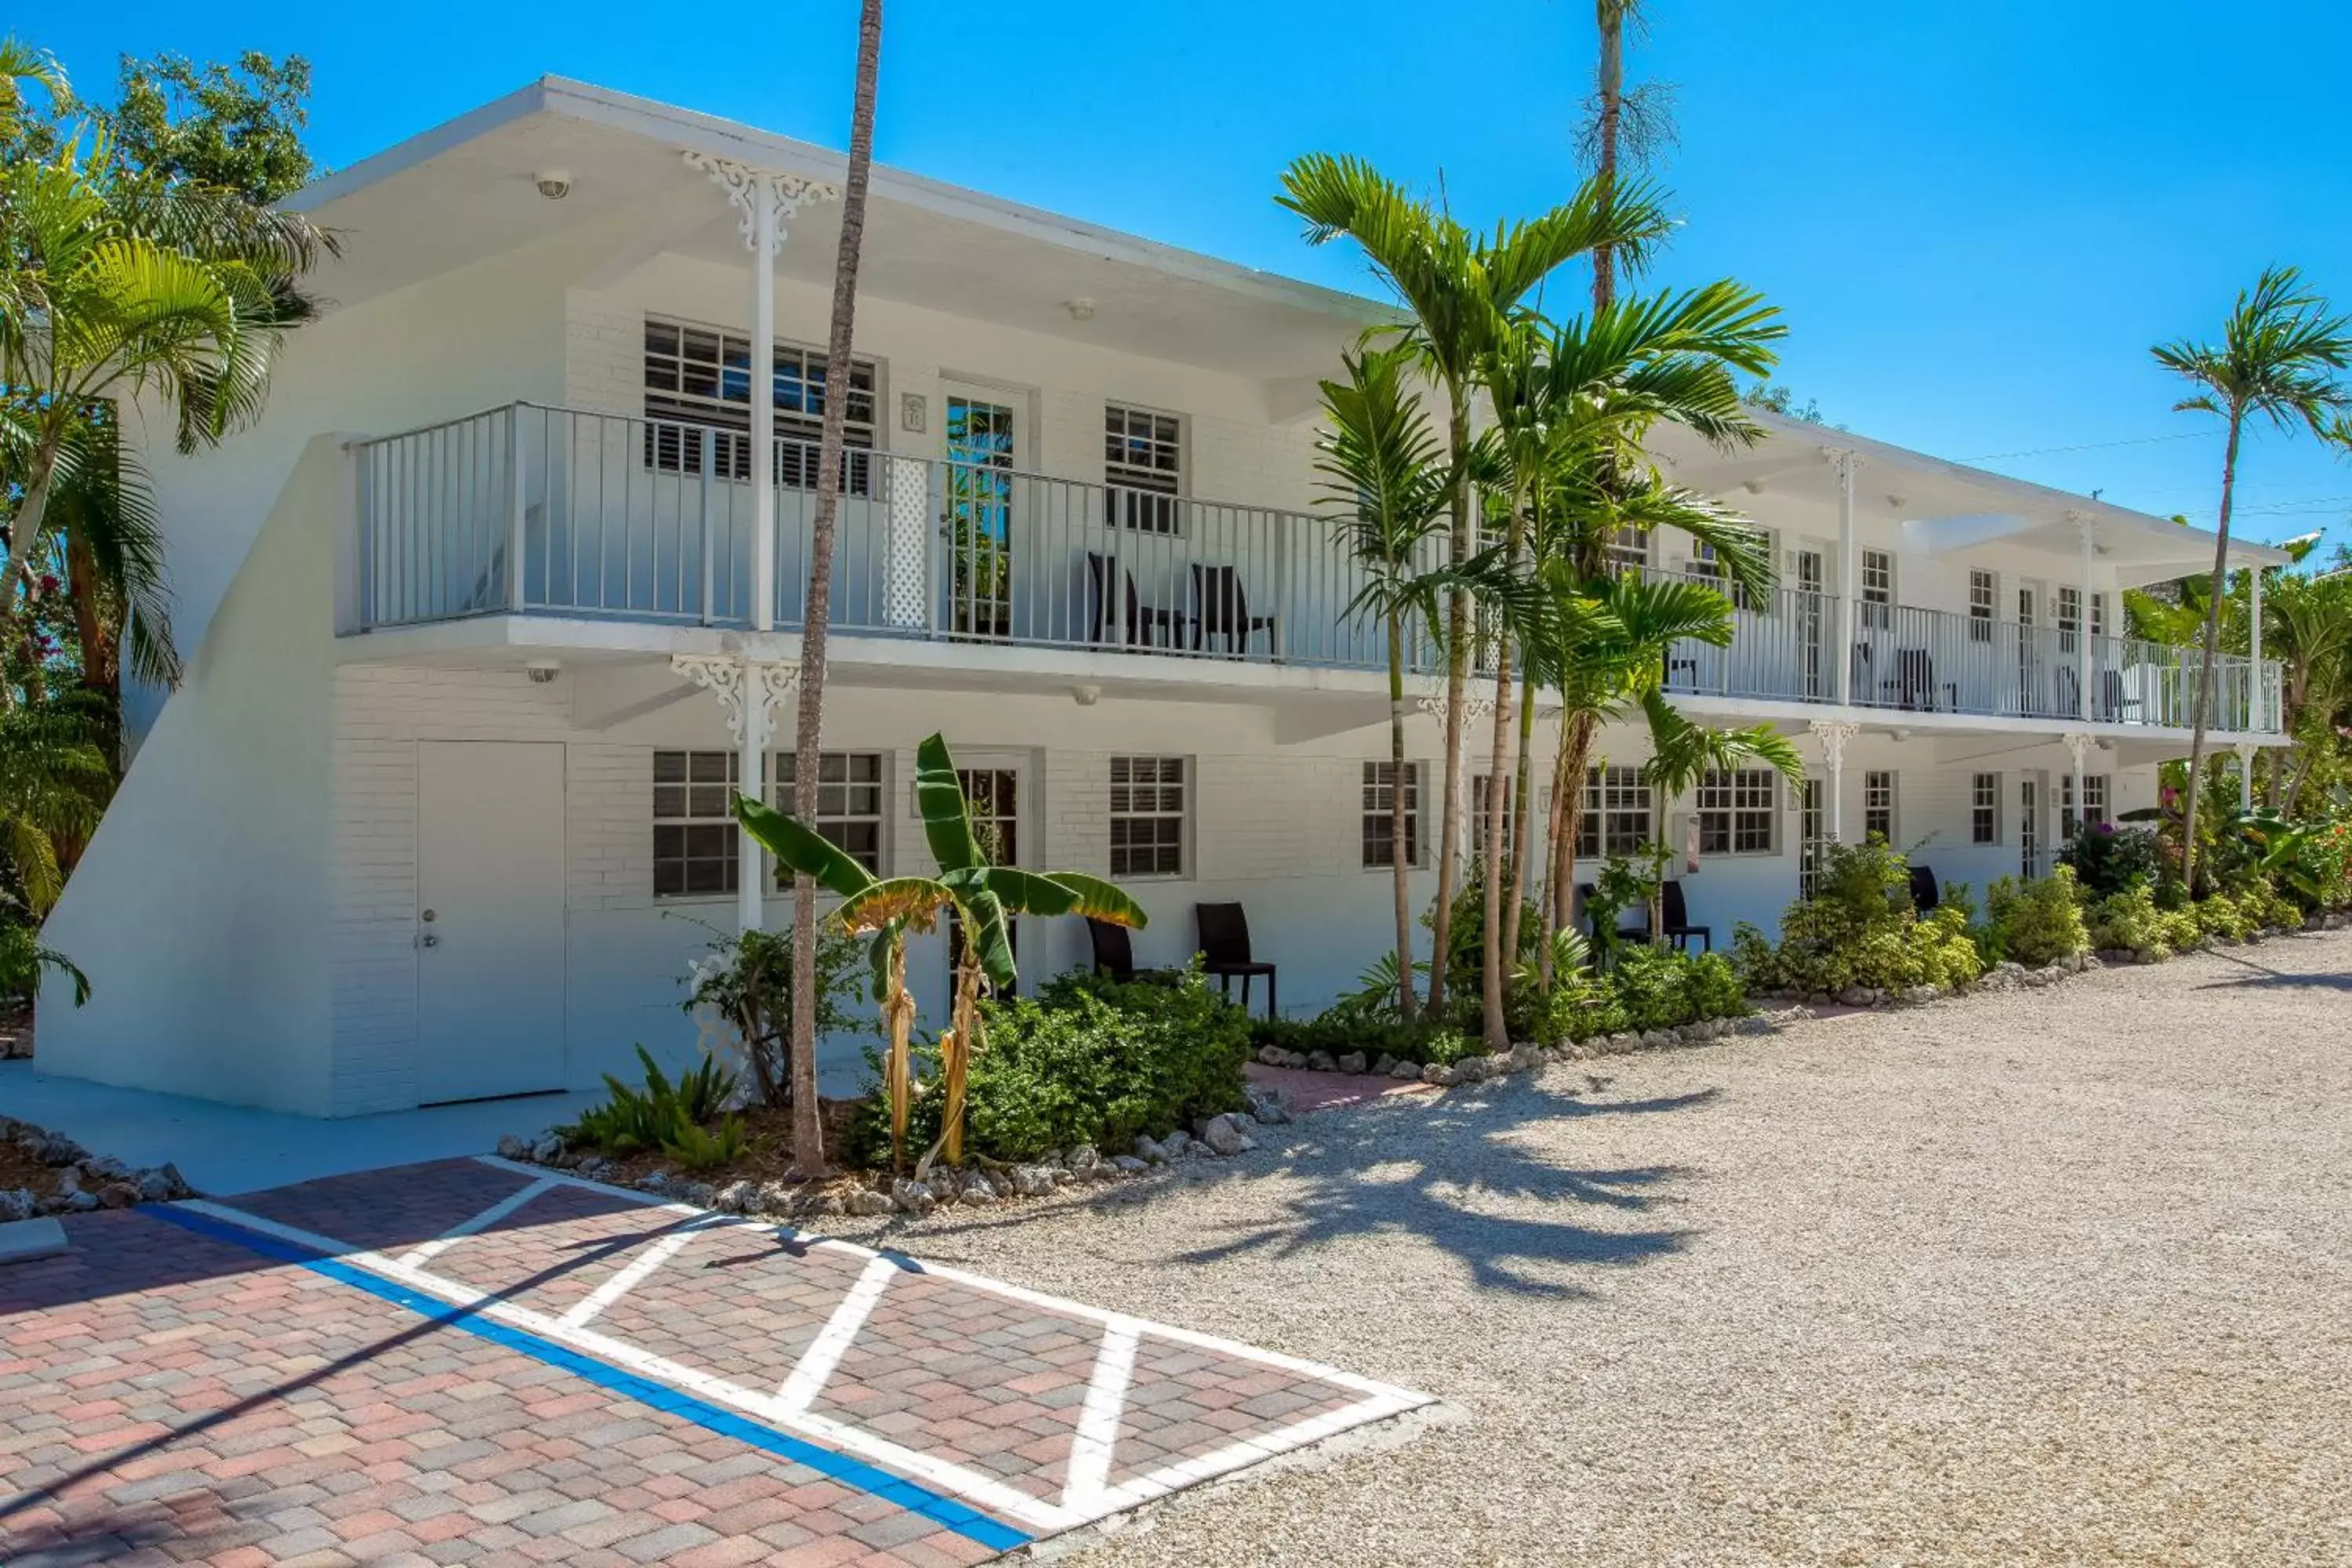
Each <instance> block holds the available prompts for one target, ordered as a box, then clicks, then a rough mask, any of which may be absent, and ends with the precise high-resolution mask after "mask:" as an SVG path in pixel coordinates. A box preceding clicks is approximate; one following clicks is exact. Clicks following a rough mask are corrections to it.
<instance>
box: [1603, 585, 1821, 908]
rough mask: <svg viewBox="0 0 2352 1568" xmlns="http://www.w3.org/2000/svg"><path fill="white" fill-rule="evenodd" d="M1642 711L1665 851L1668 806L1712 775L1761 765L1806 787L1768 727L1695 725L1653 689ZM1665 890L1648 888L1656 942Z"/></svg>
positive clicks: (1799, 763) (1657, 830)
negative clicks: (1646, 724)
mask: <svg viewBox="0 0 2352 1568" xmlns="http://www.w3.org/2000/svg"><path fill="white" fill-rule="evenodd" d="M1726 607H1727V608H1728V606H1726ZM1642 711H1643V716H1644V717H1646V718H1647V719H1648V720H1649V722H1650V760H1649V761H1648V762H1646V763H1643V764H1642V777H1643V781H1644V782H1645V783H1647V784H1649V786H1650V799H1651V810H1652V813H1653V820H1654V824H1655V827H1654V832H1653V833H1652V835H1651V837H1652V841H1653V842H1654V843H1655V844H1657V845H1658V846H1659V847H1660V848H1661V850H1665V849H1667V848H1669V846H1667V844H1666V806H1667V805H1668V804H1669V803H1670V802H1672V801H1675V800H1677V799H1679V798H1681V797H1682V796H1684V795H1688V794H1689V793H1690V792H1691V791H1692V790H1694V789H1696V788H1697V787H1698V786H1699V785H1700V784H1702V783H1704V782H1705V781H1706V776H1707V775H1708V774H1709V773H1730V772H1732V771H1734V770H1735V769H1738V768H1744V767H1747V766H1748V765H1749V764H1750V763H1763V764H1764V765H1765V766H1766V767H1769V768H1771V769H1772V770H1773V771H1775V772H1776V773H1780V776H1781V777H1783V778H1785V779H1787V780H1788V781H1789V782H1790V784H1796V785H1799V786H1801V785H1802V784H1804V781H1805V763H1804V759H1803V758H1801V757H1800V756H1798V755H1797V748H1796V746H1795V745H1794V744H1793V743H1791V742H1790V740H1789V738H1788V737H1787V736H1786V735H1783V734H1781V733H1780V731H1778V730H1775V729H1774V728H1772V726H1771V725H1769V724H1757V725H1752V726H1750V727H1749V728H1748V729H1744V730H1718V729H1715V728H1713V727H1711V726H1709V725H1706V724H1695V723H1693V722H1692V721H1690V720H1688V719H1685V718H1684V717H1683V716H1682V714H1680V713H1678V712H1676V711H1675V707H1674V704H1672V703H1670V702H1668V701H1667V700H1665V698H1664V696H1663V695H1661V694H1660V693H1659V692H1658V691H1657V690H1656V689H1651V690H1649V691H1646V692H1644V693H1643V696H1642ZM1661 864H1663V861H1662V862H1661ZM1663 889H1664V882H1663V881H1661V880H1653V881H1652V883H1651V885H1650V940H1651V941H1652V942H1658V941H1660V940H1661V939H1662V935H1663V929H1664V911H1663V910H1662V908H1661V904H1660V895H1661V893H1662V891H1663Z"/></svg>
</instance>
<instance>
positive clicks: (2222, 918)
mask: <svg viewBox="0 0 2352 1568" xmlns="http://www.w3.org/2000/svg"><path fill="white" fill-rule="evenodd" d="M2188 912H2189V915H2190V916H2191V917H2192V918H2193V919H2194V920H2195V921H2196V922H2197V929H2198V930H2199V931H2202V932H2203V933H2204V934H2205V935H2207V936H2210V937H2219V938H2220V939H2221V941H2223V942H2243V941H2245V940H2246V939H2247V938H2248V937H2250V936H2252V935H2253V934H2254V931H2256V929H2257V925H2256V921H2255V920H2254V912H2253V910H2252V909H2250V908H2248V907H2247V905H2246V904H2243V903H2241V902H2240V901H2239V900H2236V899H2233V898H2231V896H2230V895H2229V894H2227V893H2224V892H2220V891H2215V892H2212V893H2209V894H2207V895H2206V896H2205V898H2204V899H2203V900H2201V901H2200V902H2199V903H2197V904H2196V905H2194V906H2193V907H2191V908H2190V909H2189V911H2188Z"/></svg>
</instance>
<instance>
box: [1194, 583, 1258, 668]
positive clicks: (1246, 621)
mask: <svg viewBox="0 0 2352 1568" xmlns="http://www.w3.org/2000/svg"><path fill="white" fill-rule="evenodd" d="M1275 620H1276V617H1275V616H1253V615H1251V614H1250V607H1249V595H1248V593H1247V592H1246V591H1245V590H1244V588H1243V587H1242V574H1241V573H1240V572H1239V571H1238V570H1236V569H1235V568H1234V567H1231V566H1203V565H1202V564H1201V563H1199V562H1197V561H1196V562H1194V563H1192V651H1193V652H1194V653H1199V652H1200V651H1201V650H1202V648H1203V647H1206V646H1207V643H1208V640H1209V639H1210V638H1211V637H1223V638H1224V639H1225V651H1226V652H1228V653H1231V654H1234V655H1235V656H1236V657H1238V656H1240V655H1242V654H1244V653H1247V652H1248V651H1249V639H1250V638H1251V637H1255V636H1256V635H1257V634H1258V633H1260V632H1264V633H1265V641H1266V651H1267V652H1269V653H1271V652H1273V651H1274V637H1275V624H1274V623H1275Z"/></svg>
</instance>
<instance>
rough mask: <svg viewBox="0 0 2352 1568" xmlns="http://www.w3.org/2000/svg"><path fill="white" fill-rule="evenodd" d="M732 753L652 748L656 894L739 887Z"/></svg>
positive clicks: (738, 774) (736, 771) (736, 776)
mask: <svg viewBox="0 0 2352 1568" xmlns="http://www.w3.org/2000/svg"><path fill="white" fill-rule="evenodd" d="M741 778H742V771H741V767H740V762H739V760H738V758H737V756H736V753H734V752H655V753H654V897H656V898H657V899H676V898H692V897H694V896H696V895H698V894H705V893H731V892H733V891H734V890H735V876H736V870H735V868H736V855H735V846H736V831H737V830H736V826H735V814H734V798H735V789H736V785H737V784H738V783H739V782H740V780H741Z"/></svg>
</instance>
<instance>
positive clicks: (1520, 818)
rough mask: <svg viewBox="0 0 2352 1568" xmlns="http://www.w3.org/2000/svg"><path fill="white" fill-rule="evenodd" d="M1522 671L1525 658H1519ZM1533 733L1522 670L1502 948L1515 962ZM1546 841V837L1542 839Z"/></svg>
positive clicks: (1524, 885) (1530, 679)
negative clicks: (1509, 895)
mask: <svg viewBox="0 0 2352 1568" xmlns="http://www.w3.org/2000/svg"><path fill="white" fill-rule="evenodd" d="M1521 668H1522V670H1523V671H1524V670H1525V668H1526V661H1525V660H1522V661H1521ZM1535 734H1536V683H1535V678H1534V676H1533V675H1532V674H1526V673H1523V674H1522V675H1521V677H1520V679H1519V739H1518V757H1517V761H1515V762H1514V763H1512V764H1511V874H1510V877H1509V879H1508V880H1509V882H1510V889H1511V901H1510V902H1509V903H1508V904H1507V905H1506V906H1505V907H1504V910H1503V951H1504V952H1507V953H1509V954H1510V955H1511V959H1512V962H1513V963H1517V960H1518V956H1519V921H1520V911H1519V906H1520V904H1521V903H1522V902H1523V901H1524V900H1526V898H1527V896H1528V860H1529V858H1531V857H1530V853H1529V851H1530V848H1531V845H1530V843H1529V830H1530V829H1532V828H1533V827H1534V826H1535V823H1534V821H1533V817H1534V816H1535V806H1534V800H1533V796H1532V795H1531V794H1530V786H1531V784H1533V782H1534V781H1533V780H1532V778H1531V777H1530V776H1529V775H1530V774H1531V773H1532V772H1533V760H1532V758H1531V756H1530V754H1529V753H1530V748H1531V747H1532V745H1533V744H1534V742H1535ZM1546 842H1549V840H1546Z"/></svg>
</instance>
